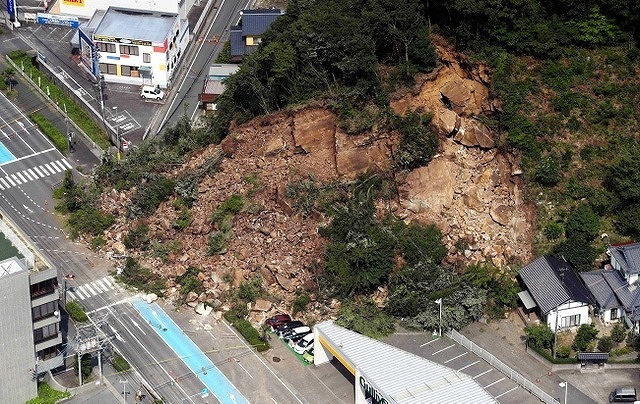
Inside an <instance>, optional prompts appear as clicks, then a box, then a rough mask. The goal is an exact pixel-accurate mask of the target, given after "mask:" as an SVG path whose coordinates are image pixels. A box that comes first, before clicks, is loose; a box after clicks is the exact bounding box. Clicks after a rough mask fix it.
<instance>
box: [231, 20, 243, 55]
mask: <svg viewBox="0 0 640 404" xmlns="http://www.w3.org/2000/svg"><path fill="white" fill-rule="evenodd" d="M229 41H230V42H231V56H242V55H244V52H245V45H244V40H243V39H242V27H241V26H239V25H234V26H232V27H231V28H230V29H229Z"/></svg>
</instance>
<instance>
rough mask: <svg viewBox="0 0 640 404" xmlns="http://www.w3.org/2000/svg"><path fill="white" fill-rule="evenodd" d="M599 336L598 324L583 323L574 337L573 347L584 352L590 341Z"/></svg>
mask: <svg viewBox="0 0 640 404" xmlns="http://www.w3.org/2000/svg"><path fill="white" fill-rule="evenodd" d="M597 336H598V330H597V329H596V326H595V325H594V324H593V323H591V324H582V325H581V326H580V327H579V328H578V332H577V333H576V336H575V338H574V339H573V344H571V348H573V350H574V351H576V352H582V351H585V350H586V349H587V346H589V343H590V342H591V341H593V340H594V339H596V337H597Z"/></svg>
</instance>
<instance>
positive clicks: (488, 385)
mask: <svg viewBox="0 0 640 404" xmlns="http://www.w3.org/2000/svg"><path fill="white" fill-rule="evenodd" d="M504 379H505V377H503V378H502V379H498V380H496V381H495V382H493V383H489V384H487V385H486V386H484V387H483V389H487V388H489V387H491V386H493V385H494V384H498V383H500V382H501V381H503V380H504Z"/></svg>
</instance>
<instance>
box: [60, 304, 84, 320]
mask: <svg viewBox="0 0 640 404" xmlns="http://www.w3.org/2000/svg"><path fill="white" fill-rule="evenodd" d="M65 307H66V309H67V313H69V317H71V318H72V319H73V321H77V322H79V323H84V322H85V321H89V317H87V313H85V312H84V309H83V308H82V306H80V304H78V303H76V302H74V301H70V302H67V305H66V306H65Z"/></svg>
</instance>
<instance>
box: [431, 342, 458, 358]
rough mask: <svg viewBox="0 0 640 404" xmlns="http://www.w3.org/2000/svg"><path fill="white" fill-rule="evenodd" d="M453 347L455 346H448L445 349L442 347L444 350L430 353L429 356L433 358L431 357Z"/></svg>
mask: <svg viewBox="0 0 640 404" xmlns="http://www.w3.org/2000/svg"><path fill="white" fill-rule="evenodd" d="M454 346H456V344H451V345H449V346H447V347H444V348H442V349H440V350H439V351H435V352H434V353H432V354H431V356H433V355H437V354H439V353H440V352H444V351H446V350H447V349H449V348H453V347H454Z"/></svg>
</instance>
